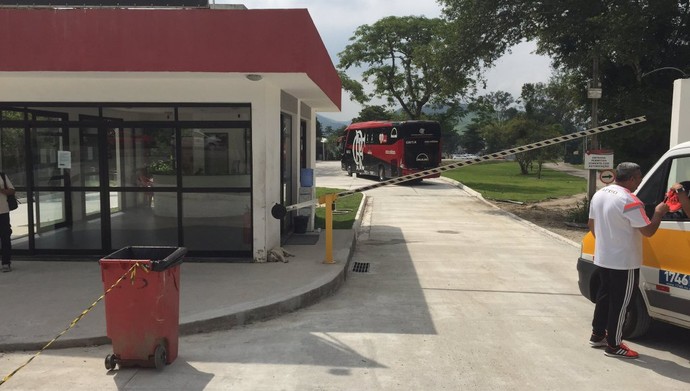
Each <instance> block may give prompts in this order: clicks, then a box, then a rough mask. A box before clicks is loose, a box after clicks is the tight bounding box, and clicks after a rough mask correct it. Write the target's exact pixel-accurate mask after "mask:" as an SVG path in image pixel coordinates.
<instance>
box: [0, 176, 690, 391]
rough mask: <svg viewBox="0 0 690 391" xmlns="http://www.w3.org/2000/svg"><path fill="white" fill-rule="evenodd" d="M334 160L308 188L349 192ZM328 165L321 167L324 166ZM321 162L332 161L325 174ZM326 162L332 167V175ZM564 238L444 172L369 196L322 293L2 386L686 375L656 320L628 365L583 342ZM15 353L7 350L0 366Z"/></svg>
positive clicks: (13, 360)
mask: <svg viewBox="0 0 690 391" xmlns="http://www.w3.org/2000/svg"><path fill="white" fill-rule="evenodd" d="M332 165H333V163H326V164H325V166H327V167H322V165H321V164H319V170H317V180H316V184H317V186H326V187H340V188H349V187H352V186H354V187H358V186H359V185H360V184H362V183H364V184H370V183H371V181H370V180H369V179H362V178H350V177H347V176H345V174H344V173H341V172H339V171H338V170H337V166H335V167H331V166H332ZM322 169H323V170H326V171H323V170H322ZM328 170H330V171H328ZM324 172H332V173H334V174H336V175H335V176H333V177H332V178H326V177H324V176H322V173H324ZM578 253H579V248H578V247H577V246H574V245H572V244H571V243H568V242H567V241H562V240H559V239H558V238H556V237H554V236H552V235H549V234H547V233H545V232H544V231H542V230H539V229H538V228H536V227H534V226H532V225H530V224H528V223H525V222H524V221H522V220H520V219H517V218H515V217H514V216H512V215H509V214H507V213H505V212H503V211H501V210H499V209H497V208H495V207H493V206H492V205H490V204H488V203H486V202H484V201H482V200H481V199H479V198H477V197H474V196H472V195H471V194H470V193H468V192H466V191H463V190H461V189H459V188H457V187H456V186H453V185H452V184H449V183H447V182H444V181H442V180H425V181H424V182H423V183H422V184H420V185H415V186H403V185H400V186H391V187H385V188H380V189H375V190H372V191H369V192H368V193H367V208H366V212H365V214H364V218H363V221H362V229H361V231H360V232H359V237H358V245H357V249H356V251H355V254H354V256H353V262H356V263H358V266H368V271H367V272H363V273H358V272H350V274H349V277H348V280H347V281H346V283H345V285H344V286H343V287H342V288H341V289H340V291H339V292H338V293H337V294H336V295H335V296H332V297H330V298H328V299H326V300H323V301H321V302H320V303H318V304H316V305H314V306H311V307H309V308H306V309H303V310H300V311H297V312H294V313H291V314H288V315H285V316H282V317H280V318H277V319H274V320H271V321H267V322H263V323H258V324H254V325H250V326H246V327H241V328H236V329H232V330H228V331H221V332H215V333H208V334H199V335H193V336H187V337H183V338H182V339H181V341H180V356H179V358H178V360H177V361H176V362H175V363H173V364H172V365H171V366H169V367H167V368H165V369H164V371H163V372H160V373H159V372H155V371H152V370H140V369H125V370H120V371H113V372H110V373H107V372H106V371H105V369H104V368H103V362H102V361H103V357H104V356H105V354H107V353H108V350H109V347H107V346H106V347H97V348H84V349H65V350H59V351H50V352H46V353H45V354H44V355H43V356H41V357H40V358H39V359H37V360H36V361H35V363H32V364H31V365H30V366H28V367H27V368H25V369H24V370H23V371H22V372H21V374H20V375H18V376H17V377H16V378H14V379H12V381H10V382H8V383H7V384H5V385H4V386H3V387H4V389H6V390H18V389H32V390H53V389H73V390H93V389H99V390H144V389H170V390H230V389H231V390H442V389H447V390H530V391H531V390H598V389H607V390H652V389H657V388H659V387H663V388H668V389H685V387H688V383H690V370H689V368H688V367H689V365H688V358H689V357H690V353H689V352H690V340H689V339H688V332H687V331H686V330H682V329H678V328H675V327H671V326H666V325H655V326H654V327H653V330H652V332H651V333H650V334H649V335H648V336H647V338H645V339H643V340H640V341H635V342H632V343H631V345H632V346H633V347H634V348H635V349H636V350H638V351H639V353H640V355H641V358H640V359H639V360H632V361H625V360H620V359H615V358H609V357H605V356H604V354H603V352H602V351H601V350H597V349H592V348H590V347H589V345H588V338H589V333H590V325H589V324H590V319H591V312H592V309H593V307H592V304H591V303H589V302H588V301H587V300H586V299H584V298H583V297H581V296H580V294H579V292H578V289H577V281H576V280H577V273H576V270H575V264H576V259H577V256H578ZM27 356H28V355H26V354H8V355H5V356H3V357H2V360H3V364H4V365H3V367H5V368H8V367H11V366H12V365H14V364H17V363H20V362H21V361H22V360H24V359H25V358H26V357H27Z"/></svg>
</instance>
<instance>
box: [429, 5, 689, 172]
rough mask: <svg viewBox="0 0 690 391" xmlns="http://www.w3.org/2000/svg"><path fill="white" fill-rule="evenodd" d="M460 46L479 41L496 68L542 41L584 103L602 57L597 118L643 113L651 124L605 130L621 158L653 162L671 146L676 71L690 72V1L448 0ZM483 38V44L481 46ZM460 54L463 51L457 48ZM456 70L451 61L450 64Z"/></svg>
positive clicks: (544, 50) (606, 142)
mask: <svg viewBox="0 0 690 391" xmlns="http://www.w3.org/2000/svg"><path fill="white" fill-rule="evenodd" d="M441 3H442V4H443V5H444V14H445V15H446V17H447V18H448V20H449V23H450V25H452V26H453V27H452V30H453V31H454V32H453V37H454V38H453V39H455V40H456V41H457V43H456V44H455V46H457V47H459V48H465V47H467V46H468V45H471V44H472V43H474V44H475V47H479V48H481V50H476V51H477V52H478V53H479V54H480V55H481V56H482V59H483V61H484V64H485V65H487V66H491V65H492V64H493V63H494V62H495V60H496V59H497V58H499V57H500V56H501V55H502V54H503V53H505V52H506V51H507V50H508V49H509V48H510V47H511V46H513V45H515V44H517V43H519V42H521V41H522V40H524V39H528V40H536V42H537V45H538V53H541V54H546V55H549V56H550V57H551V58H552V59H553V65H554V67H555V68H556V69H559V70H563V71H567V72H568V73H569V74H570V75H571V76H572V77H573V84H572V87H571V88H572V89H573V90H575V91H577V92H578V94H579V99H578V102H579V105H580V107H588V106H589V105H590V103H591V102H590V101H589V100H588V99H587V96H586V93H585V92H586V91H585V90H586V88H587V82H589V81H591V80H592V77H593V74H592V73H593V72H592V67H593V63H594V62H595V61H596V62H598V67H599V79H600V81H601V87H602V89H603V92H604V94H603V97H602V99H600V102H599V111H598V116H599V119H600V121H602V122H612V121H617V120H621V119H625V118H630V117H636V116H639V115H642V114H644V115H646V116H647V123H645V124H642V125H637V126H635V127H634V128H630V129H628V130H626V131H624V132H609V133H604V134H602V135H601V137H600V139H601V141H602V143H603V145H605V146H609V147H613V148H614V149H615V153H616V158H617V160H633V161H637V162H639V163H640V164H641V165H642V166H643V167H649V166H650V165H651V164H653V162H655V161H656V160H657V159H658V157H659V156H660V155H661V154H662V153H663V152H664V151H665V149H666V148H667V145H668V129H669V126H670V110H671V97H672V80H673V78H675V77H677V76H678V74H677V73H674V72H672V71H663V72H655V73H653V74H649V76H645V75H647V74H648V72H650V71H653V70H655V69H658V68H661V67H677V68H680V69H681V70H682V71H684V72H685V73H688V72H689V71H690V66H689V65H688V64H690V45H688V42H690V28H688V26H690V4H689V3H688V2H687V1H678V0H598V1H597V0H588V1H581V0H552V1H533V0H482V1H475V0H441ZM477 42H482V44H481V45H479V44H477ZM458 50H460V51H462V50H464V49H458ZM447 66H448V67H452V66H453V65H452V64H448V65H447Z"/></svg>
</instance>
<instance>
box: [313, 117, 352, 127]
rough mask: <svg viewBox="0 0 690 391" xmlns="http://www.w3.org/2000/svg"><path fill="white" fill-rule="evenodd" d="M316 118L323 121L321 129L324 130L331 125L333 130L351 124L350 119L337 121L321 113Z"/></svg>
mask: <svg viewBox="0 0 690 391" xmlns="http://www.w3.org/2000/svg"><path fill="white" fill-rule="evenodd" d="M316 119H317V120H319V122H320V123H321V129H323V130H326V128H328V127H330V128H331V129H333V130H336V129H340V128H344V127H346V126H347V125H349V124H350V121H336V120H334V119H330V118H328V117H326V116H323V115H321V114H316Z"/></svg>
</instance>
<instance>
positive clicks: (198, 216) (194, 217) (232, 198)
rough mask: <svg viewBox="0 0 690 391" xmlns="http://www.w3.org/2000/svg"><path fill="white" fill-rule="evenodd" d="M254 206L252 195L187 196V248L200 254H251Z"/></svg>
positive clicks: (185, 236) (185, 211)
mask: <svg viewBox="0 0 690 391" xmlns="http://www.w3.org/2000/svg"><path fill="white" fill-rule="evenodd" d="M154 203H155V201H154ZM250 205H251V194H250V193H249V192H242V193H186V194H184V195H183V196H182V209H183V211H184V212H183V213H184V215H183V218H182V226H183V227H184V228H183V230H184V245H185V247H187V248H189V249H190V250H200V251H204V250H209V251H229V250H230V251H241V250H251V249H252V237H251V235H252V220H251V209H250Z"/></svg>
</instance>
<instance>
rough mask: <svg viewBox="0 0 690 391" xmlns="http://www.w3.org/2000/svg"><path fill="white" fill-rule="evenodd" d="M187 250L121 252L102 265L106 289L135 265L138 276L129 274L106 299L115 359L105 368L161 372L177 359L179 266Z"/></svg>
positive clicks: (109, 358)
mask: <svg viewBox="0 0 690 391" xmlns="http://www.w3.org/2000/svg"><path fill="white" fill-rule="evenodd" d="M186 253H187V249H186V248H184V247H136V246H130V247H125V248H123V249H120V250H118V251H116V252H114V253H112V254H110V255H108V256H107V257H105V258H103V259H101V260H100V265H101V279H102V280H103V288H104V290H106V291H107V290H108V289H109V288H110V287H111V286H113V284H115V282H116V281H117V280H118V279H119V278H120V277H122V275H123V274H125V273H126V272H127V271H128V270H129V269H130V268H131V267H132V266H133V265H135V264H136V263H137V262H138V263H139V265H140V266H141V267H137V268H135V274H134V277H133V278H131V275H130V274H129V273H128V275H127V277H126V278H125V279H123V280H122V281H121V282H120V283H119V284H118V285H117V286H116V287H115V288H113V289H112V290H111V291H110V292H109V293H108V294H106V295H105V320H106V331H107V336H108V338H110V339H111V341H112V345H113V354H109V355H108V356H106V358H105V368H106V369H108V370H111V369H115V366H116V365H119V366H120V368H123V367H128V366H143V367H155V368H156V369H162V368H163V367H165V365H167V364H170V363H172V362H173V361H175V359H176V358H177V345H178V330H179V323H180V264H181V263H182V260H183V259H184V255H185V254H186Z"/></svg>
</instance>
